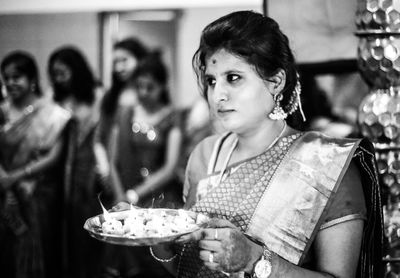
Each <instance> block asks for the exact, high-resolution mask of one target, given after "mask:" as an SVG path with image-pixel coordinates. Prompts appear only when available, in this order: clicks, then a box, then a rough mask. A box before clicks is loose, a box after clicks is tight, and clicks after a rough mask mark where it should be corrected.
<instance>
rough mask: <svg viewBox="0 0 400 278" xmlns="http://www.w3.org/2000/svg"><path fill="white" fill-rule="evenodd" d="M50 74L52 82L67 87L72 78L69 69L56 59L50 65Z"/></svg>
mask: <svg viewBox="0 0 400 278" xmlns="http://www.w3.org/2000/svg"><path fill="white" fill-rule="evenodd" d="M51 75H52V80H53V82H54V83H55V84H56V85H57V86H59V87H62V88H64V89H65V88H68V87H69V85H70V82H71V80H72V71H71V69H70V68H69V67H68V66H67V65H66V64H64V63H63V62H61V61H59V60H56V61H55V62H54V64H53V66H52V67H51Z"/></svg>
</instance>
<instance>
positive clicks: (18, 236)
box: [0, 51, 70, 278]
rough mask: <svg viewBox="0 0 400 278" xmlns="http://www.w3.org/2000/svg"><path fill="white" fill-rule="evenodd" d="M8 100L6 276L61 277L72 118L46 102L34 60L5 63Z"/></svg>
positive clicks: (0, 242)
mask: <svg viewBox="0 0 400 278" xmlns="http://www.w3.org/2000/svg"><path fill="white" fill-rule="evenodd" d="M1 75H2V78H3V81H4V84H5V87H6V91H7V99H6V101H5V103H4V104H3V105H2V106H1V111H2V113H3V114H4V115H5V121H4V122H3V124H2V125H1V126H0V246H1V252H0V269H1V271H2V272H1V273H2V277H19V278H22V277H29V278H35V277H59V276H60V275H61V273H60V269H61V238H62V229H61V227H62V225H61V224H62V223H61V222H62V221H61V215H62V206H61V204H62V188H63V187H62V185H63V181H62V177H63V163H64V160H63V154H64V152H63V150H64V141H65V138H64V136H63V133H64V130H65V127H66V125H67V123H68V121H69V119H70V114H69V113H68V112H67V111H66V110H64V109H62V108H61V107H60V106H58V105H56V104H54V103H53V102H50V101H49V100H48V99H45V98H43V97H42V93H41V89H40V84H39V76H38V69H37V66H36V62H35V60H34V58H33V57H32V56H31V55H30V54H28V53H26V52H21V51H16V52H12V53H10V54H9V55H7V56H6V57H5V58H4V60H3V61H2V63H1Z"/></svg>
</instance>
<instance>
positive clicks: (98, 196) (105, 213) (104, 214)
mask: <svg viewBox="0 0 400 278" xmlns="http://www.w3.org/2000/svg"><path fill="white" fill-rule="evenodd" d="M97 199H98V200H99V203H100V206H101V209H102V210H103V216H104V220H105V221H110V220H111V219H112V218H111V215H110V213H109V212H108V211H107V210H106V209H105V207H104V206H103V204H102V202H101V200H100V194H98V195H97Z"/></svg>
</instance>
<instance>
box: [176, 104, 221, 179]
mask: <svg viewBox="0 0 400 278" xmlns="http://www.w3.org/2000/svg"><path fill="white" fill-rule="evenodd" d="M182 118H183V119H184V120H183V140H182V141H183V143H182V152H181V158H180V159H179V166H178V167H179V170H178V174H179V178H180V180H181V181H182V183H183V182H184V180H185V171H186V165H187V161H188V159H189V156H190V153H191V152H192V151H193V149H194V147H195V146H196V145H197V144H198V143H199V142H200V141H201V140H203V139H204V138H206V137H207V136H210V135H211V134H214V133H218V129H217V122H216V121H214V120H213V119H212V118H211V115H210V112H209V108H208V104H207V102H206V101H205V100H204V99H203V98H201V97H198V98H197V99H196V100H195V101H194V103H193V104H192V105H191V106H190V107H189V108H187V109H184V111H183V116H182Z"/></svg>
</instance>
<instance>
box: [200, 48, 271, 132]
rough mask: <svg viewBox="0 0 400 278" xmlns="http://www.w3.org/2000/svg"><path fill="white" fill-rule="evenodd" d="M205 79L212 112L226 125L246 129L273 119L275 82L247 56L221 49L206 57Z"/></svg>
mask: <svg viewBox="0 0 400 278" xmlns="http://www.w3.org/2000/svg"><path fill="white" fill-rule="evenodd" d="M205 80H206V86H207V96H208V102H209V105H210V109H211V112H212V113H213V115H214V116H215V117H216V118H217V119H218V120H219V121H220V122H221V124H222V126H223V128H224V129H226V130H228V131H233V132H236V133H244V132H248V131H251V130H255V129H258V128H261V127H262V125H263V124H264V123H266V122H268V121H271V120H270V119H269V118H268V114H269V113H270V112H271V111H272V109H273V107H274V101H273V97H272V95H271V90H272V88H273V87H272V86H273V83H271V82H268V81H265V80H263V79H262V78H261V77H260V76H259V75H258V73H257V72H256V70H255V68H254V66H252V65H250V64H248V63H247V62H246V61H245V60H243V59H241V58H239V57H237V56H235V55H232V54H231V53H229V52H227V51H225V50H224V49H222V50H218V51H217V52H215V53H213V54H212V55H210V56H209V57H207V59H206V71H205Z"/></svg>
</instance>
